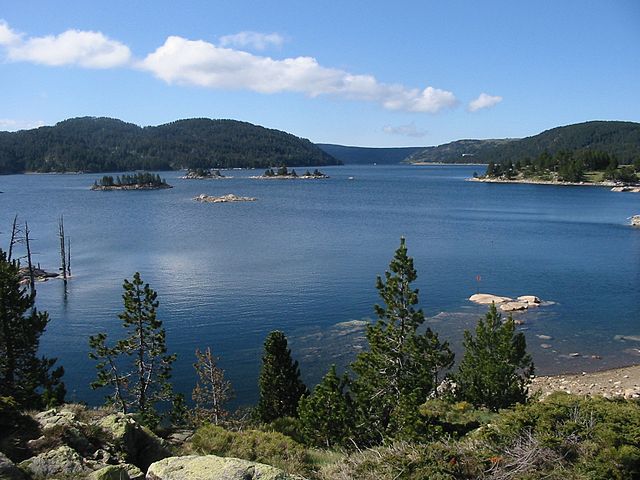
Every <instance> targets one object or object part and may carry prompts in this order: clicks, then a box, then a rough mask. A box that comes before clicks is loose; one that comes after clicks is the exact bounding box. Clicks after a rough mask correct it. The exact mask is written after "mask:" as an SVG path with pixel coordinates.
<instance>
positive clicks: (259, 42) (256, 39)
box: [220, 32, 284, 50]
mask: <svg viewBox="0 0 640 480" xmlns="http://www.w3.org/2000/svg"><path fill="white" fill-rule="evenodd" d="M283 43H284V37H283V36H282V35H280V34H278V33H259V32H240V33H236V34H234V35H224V36H222V37H220V45H221V46H223V47H237V48H247V47H248V48H253V49H254V50H266V49H267V48H268V47H271V46H273V47H281V46H282V44H283Z"/></svg>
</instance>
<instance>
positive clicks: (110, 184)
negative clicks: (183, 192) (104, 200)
mask: <svg viewBox="0 0 640 480" xmlns="http://www.w3.org/2000/svg"><path fill="white" fill-rule="evenodd" d="M164 188H173V186H171V185H169V184H168V183H167V181H166V180H165V179H163V178H160V175H158V174H157V173H150V172H138V173H136V174H134V175H128V174H123V175H122V176H121V175H118V176H117V177H116V178H115V180H114V178H113V177H112V176H111V175H105V176H103V177H102V178H101V179H100V182H98V181H97V180H96V181H95V182H94V183H93V185H92V186H91V190H159V189H164Z"/></svg>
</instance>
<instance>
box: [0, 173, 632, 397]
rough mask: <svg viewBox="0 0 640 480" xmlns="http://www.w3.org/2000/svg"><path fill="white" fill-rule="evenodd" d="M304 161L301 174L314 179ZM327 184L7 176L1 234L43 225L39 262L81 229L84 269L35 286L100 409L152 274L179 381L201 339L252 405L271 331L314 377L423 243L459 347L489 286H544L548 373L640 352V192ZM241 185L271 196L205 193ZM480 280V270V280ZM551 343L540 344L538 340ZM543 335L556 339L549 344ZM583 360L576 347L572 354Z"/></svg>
mask: <svg viewBox="0 0 640 480" xmlns="http://www.w3.org/2000/svg"><path fill="white" fill-rule="evenodd" d="M304 170H305V169H298V173H302V172H303V171H304ZM321 170H322V171H323V172H325V173H327V174H329V175H330V176H331V178H329V179H326V180H306V181H303V180H297V181H287V180H256V179H251V178H249V177H250V176H251V175H258V174H260V173H262V172H261V171H259V172H258V171H246V170H237V171H225V172H224V173H225V175H228V176H233V178H227V179H224V180H184V179H180V178H178V177H179V176H180V175H182V173H180V172H165V173H163V174H162V176H163V177H166V179H167V181H168V182H169V183H170V184H172V185H174V187H175V188H173V189H170V190H157V191H115V192H99V191H98V192H96V191H90V190H89V186H90V185H91V184H92V183H93V182H94V180H95V179H98V178H100V177H101V175H12V176H0V191H2V192H4V193H2V194H0V245H1V246H2V247H3V248H5V249H6V247H7V244H8V241H9V236H8V232H9V230H10V227H11V222H12V220H13V216H14V215H15V214H18V215H19V218H20V220H22V221H25V220H27V221H28V222H29V228H30V230H31V237H32V249H33V250H34V251H35V256H34V261H35V262H39V263H40V264H41V265H42V267H43V268H45V269H47V270H50V271H51V270H55V269H56V268H57V267H58V265H59V253H58V242H59V240H58V237H57V222H58V217H59V216H60V215H62V214H63V215H64V223H65V230H66V233H67V236H68V237H70V238H71V249H72V259H71V261H72V265H71V268H72V273H73V278H72V279H70V281H69V283H68V287H67V292H66V294H65V291H64V287H63V283H62V282H61V281H59V280H51V281H49V282H46V283H39V284H38V285H37V289H38V295H37V305H38V307H39V308H40V309H42V310H47V311H48V312H49V314H50V316H51V322H50V324H49V326H48V329H47V331H46V333H45V334H44V335H43V337H42V342H41V347H42V351H43V353H44V354H46V355H49V356H56V357H58V361H59V363H60V364H62V365H63V366H64V367H65V370H66V374H65V379H64V380H65V383H66V385H67V388H68V392H69V393H68V399H70V400H84V401H88V402H90V403H98V402H99V401H100V399H101V398H102V395H103V393H102V392H99V391H98V392H92V391H91V390H90V389H89V387H88V384H89V383H90V381H92V380H93V379H94V378H95V366H94V362H93V361H91V360H89V358H88V356H87V352H88V343H87V339H88V337H89V335H92V334H95V333H98V332H100V331H106V332H107V333H108V334H109V336H110V338H112V339H114V338H117V336H118V335H120V334H121V330H122V328H121V327H120V321H119V320H118V318H117V314H118V313H119V312H120V311H122V298H121V296H122V281H123V279H124V278H129V279H130V278H131V277H132V276H133V273H134V272H136V271H139V272H141V275H142V278H143V280H144V281H145V282H149V283H150V284H151V286H152V288H154V289H155V290H156V291H157V292H158V298H159V300H160V309H159V318H161V319H162V320H163V322H164V326H165V327H166V330H167V339H168V345H169V351H171V352H177V353H178V356H179V357H178V361H177V362H176V364H175V367H174V378H173V380H174V384H175V386H176V389H177V390H179V391H182V392H184V393H185V394H187V397H190V392H191V389H192V388H193V384H194V382H195V374H194V371H193V368H192V363H193V361H194V358H195V357H194V355H193V352H194V350H195V349H196V348H200V349H205V348H206V347H208V346H210V347H211V348H212V350H213V352H214V353H215V354H216V355H219V356H220V357H221V360H220V364H221V366H222V367H223V368H224V369H225V370H226V372H227V376H228V377H229V379H230V380H231V381H232V383H233V385H234V388H235V390H236V393H237V400H236V404H249V403H252V402H254V401H255V400H256V398H257V376H258V372H259V368H260V356H261V346H262V342H263V340H264V338H265V336H266V335H267V333H268V332H269V331H271V330H275V329H279V330H282V331H284V332H285V333H286V334H287V336H288V337H289V341H290V345H291V347H292V350H293V354H294V357H295V358H297V359H298V360H300V366H301V370H302V373H303V377H304V378H305V380H306V381H307V382H308V383H309V384H313V383H314V382H316V381H318V380H319V378H320V377H321V375H322V374H323V373H324V372H326V370H327V369H328V367H329V365H330V364H331V363H337V364H338V365H340V366H343V365H345V364H346V363H347V362H349V361H350V360H351V359H352V358H353V357H354V356H355V354H356V353H357V352H358V351H359V349H360V348H362V344H363V342H362V331H363V327H362V325H363V321H367V320H369V319H371V318H372V317H373V316H374V314H373V304H374V303H376V301H377V300H378V298H377V292H376V289H375V279H376V275H381V274H383V273H384V271H385V269H386V268H387V266H388V264H389V261H390V259H391V257H392V256H393V253H394V251H395V249H396V248H397V247H398V245H399V239H400V237H401V236H405V237H406V239H407V245H408V249H409V255H411V256H412V257H414V260H415V266H416V268H417V270H418V275H419V278H418V280H417V282H416V283H415V286H416V287H418V288H419V289H420V299H421V306H422V307H423V309H424V311H425V313H426V315H427V316H428V317H429V325H430V326H431V327H432V328H433V329H434V330H436V331H437V332H439V334H440V336H441V338H443V339H448V340H450V341H451V342H452V344H453V346H454V349H455V350H456V351H457V352H460V344H461V338H462V332H463V331H464V330H465V329H469V328H473V326H474V324H475V322H476V320H477V319H478V318H479V317H480V316H481V315H483V314H484V313H485V312H486V307H482V306H478V305H475V304H472V303H470V302H469V301H468V300H467V299H468V297H469V296H470V295H472V294H474V293H476V292H477V291H480V292H485V293H494V294H497V295H506V296H519V295H525V294H531V295H537V296H539V297H540V298H541V299H543V300H544V301H546V302H548V303H546V304H545V305H544V306H542V307H539V308H537V309H535V310H531V311H529V312H526V313H523V314H518V315H517V317H518V318H519V319H521V320H523V322H524V323H523V324H522V325H521V326H520V327H519V328H521V329H522V330H523V331H524V332H525V334H526V336H527V343H528V346H529V350H530V351H531V353H532V354H533V357H534V360H535V362H536V367H537V372H538V373H541V374H545V373H558V372H565V371H566V372H579V371H582V370H595V369H604V368H610V367H616V366H622V365H627V364H631V363H638V362H639V361H640V350H639V349H640V342H638V341H634V340H631V339H626V340H625V339H621V337H620V336H640V229H634V228H631V227H629V226H628V223H629V221H628V217H630V216H631V215H634V214H640V194H633V193H614V192H610V191H609V190H608V189H606V188H598V187H555V186H543V185H514V184H500V185H497V184H487V183H476V182H468V181H465V179H467V178H468V177H470V176H472V175H473V172H474V171H477V172H483V171H484V167H481V166H426V167H425V166H422V167H416V166H344V167H326V168H322V169H321ZM201 193H205V194H208V195H223V194H227V193H234V194H236V195H241V196H251V197H256V198H257V201H255V202H246V203H233V204H203V203H199V202H195V201H194V200H193V197H195V196H196V195H198V194H201ZM478 276H479V278H480V281H479V282H478V281H477V278H478ZM539 335H543V336H549V337H551V339H546V337H543V338H544V339H540V338H539V337H538V336H539ZM541 344H545V347H547V348H543V347H541ZM572 354H573V356H572Z"/></svg>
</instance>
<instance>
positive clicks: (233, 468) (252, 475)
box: [146, 455, 292, 480]
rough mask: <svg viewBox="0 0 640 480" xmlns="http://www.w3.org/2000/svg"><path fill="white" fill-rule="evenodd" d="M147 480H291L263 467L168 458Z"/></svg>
mask: <svg viewBox="0 0 640 480" xmlns="http://www.w3.org/2000/svg"><path fill="white" fill-rule="evenodd" d="M146 478H147V480H187V479H188V480H253V479H255V480H288V479H291V478H292V477H290V476H289V475H287V474H286V473H285V472H283V471H282V470H279V469H277V468H275V467H272V466H270V465H264V464H262V463H255V462H250V461H248V460H240V459H237V458H224V457H218V456H216V455H202V456H197V455H189V456H186V457H170V458H165V459H164V460H160V461H159V462H156V463H154V464H152V465H151V466H150V467H149V470H148V471H147V477H146Z"/></svg>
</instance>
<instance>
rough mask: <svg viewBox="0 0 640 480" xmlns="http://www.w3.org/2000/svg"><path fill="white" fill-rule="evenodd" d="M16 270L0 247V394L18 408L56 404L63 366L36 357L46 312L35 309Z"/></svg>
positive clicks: (61, 391)
mask: <svg viewBox="0 0 640 480" xmlns="http://www.w3.org/2000/svg"><path fill="white" fill-rule="evenodd" d="M19 270H20V265H19V263H18V262H17V261H16V260H12V261H9V260H8V258H7V254H6V253H5V252H4V251H2V250H1V249H0V397H12V398H13V399H14V400H15V401H16V402H17V403H18V405H19V406H20V407H22V408H30V409H33V408H36V409H37V408H41V407H45V406H51V405H57V404H60V403H63V402H64V396H65V393H66V390H65V386H64V383H62V376H63V375H64V369H63V368H62V367H57V368H55V369H53V367H54V364H55V362H56V359H55V358H45V357H38V347H39V345H40V337H41V335H42V334H43V333H44V331H45V328H46V326H47V324H48V323H49V315H48V313H47V312H38V311H37V309H36V308H35V294H28V293H27V290H26V289H25V288H22V287H21V286H20V276H19ZM52 369H53V370H52Z"/></svg>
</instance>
